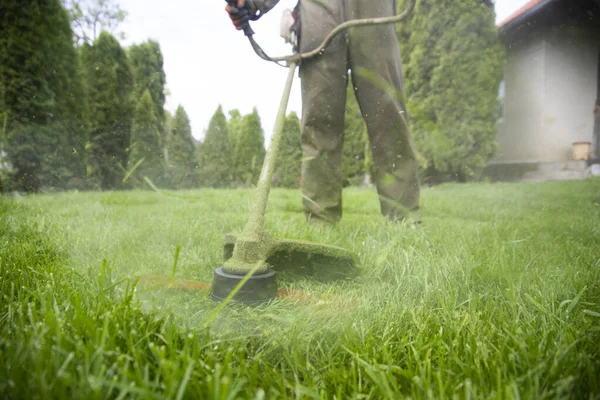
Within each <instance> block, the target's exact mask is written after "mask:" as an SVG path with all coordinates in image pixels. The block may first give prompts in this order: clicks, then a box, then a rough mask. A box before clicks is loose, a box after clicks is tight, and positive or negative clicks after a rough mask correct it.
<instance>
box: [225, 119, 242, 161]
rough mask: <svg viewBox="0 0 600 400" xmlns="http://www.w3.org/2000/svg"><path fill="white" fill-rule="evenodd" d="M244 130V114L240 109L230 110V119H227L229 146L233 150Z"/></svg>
mask: <svg viewBox="0 0 600 400" xmlns="http://www.w3.org/2000/svg"><path fill="white" fill-rule="evenodd" d="M241 132H242V114H241V113H240V112H239V110H237V109H234V110H231V111H229V120H228V121H227V133H228V136H229V148H230V151H231V152H234V151H235V146H236V143H237V141H238V139H239V137H240V133H241Z"/></svg>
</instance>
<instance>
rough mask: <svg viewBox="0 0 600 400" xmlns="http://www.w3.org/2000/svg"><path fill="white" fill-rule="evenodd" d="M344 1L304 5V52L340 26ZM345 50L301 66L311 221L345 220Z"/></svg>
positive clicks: (334, 47) (313, 0) (340, 43)
mask: <svg viewBox="0 0 600 400" xmlns="http://www.w3.org/2000/svg"><path fill="white" fill-rule="evenodd" d="M340 4H341V2H340V0H302V1H301V2H300V21H301V22H300V23H301V32H300V51H301V52H306V51H310V50H312V49H314V48H316V47H317V46H318V45H319V44H321V42H322V41H323V39H324V38H325V36H327V34H328V33H329V32H330V31H331V30H332V29H333V28H334V27H335V26H336V25H338V24H340V23H341V22H343V21H342V20H341V9H340ZM347 71H348V66H347V48H346V42H345V38H344V35H340V36H338V37H337V38H336V39H334V40H333V41H332V42H331V43H330V45H329V46H328V47H327V49H326V50H325V52H324V53H323V54H322V55H321V56H317V57H316V58H313V59H310V60H304V61H302V63H301V65H300V78H301V85H302V126H301V129H302V152H303V161H302V194H303V200H302V204H303V207H304V212H305V214H306V216H307V218H309V220H316V221H329V222H337V221H339V220H340V218H341V215H342V146H343V141H344V140H343V139H344V111H345V106H346V87H347V84H348V82H347V80H348V78H347V75H348V73H347Z"/></svg>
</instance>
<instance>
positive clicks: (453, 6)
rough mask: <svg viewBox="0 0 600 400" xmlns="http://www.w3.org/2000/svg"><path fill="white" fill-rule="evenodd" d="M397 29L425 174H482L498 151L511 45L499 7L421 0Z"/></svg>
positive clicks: (462, 177) (465, 0)
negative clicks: (500, 25) (501, 27)
mask: <svg viewBox="0 0 600 400" xmlns="http://www.w3.org/2000/svg"><path fill="white" fill-rule="evenodd" d="M406 3H407V0H404V1H399V4H398V7H399V9H403V7H404V5H405V4H406ZM398 35H399V39H400V48H401V52H402V55H403V62H404V75H405V81H406V91H405V95H406V97H407V99H408V100H407V105H408V111H409V116H410V121H411V129H412V132H413V135H414V137H415V141H416V144H417V149H418V151H419V152H420V156H421V157H422V166H423V173H424V178H425V179H431V180H432V181H435V180H439V179H452V180H458V181H467V180H470V179H474V178H477V176H478V175H479V173H480V172H481V170H482V168H483V167H484V166H485V165H486V164H487V162H488V160H489V159H490V158H491V157H492V156H493V154H494V152H495V136H496V130H497V127H496V118H495V116H494V111H495V109H496V104H497V90H498V85H499V83H500V81H501V79H502V62H503V56H504V53H503V49H502V46H501V44H500V43H499V41H498V38H497V28H496V25H495V15H494V9H493V8H492V7H490V6H489V4H486V2H482V1H481V0H417V4H416V7H415V9H414V12H413V14H412V16H411V17H410V18H409V19H408V20H407V22H406V23H405V24H401V25H399V27H398Z"/></svg>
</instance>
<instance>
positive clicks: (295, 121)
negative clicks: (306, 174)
mask: <svg viewBox="0 0 600 400" xmlns="http://www.w3.org/2000/svg"><path fill="white" fill-rule="evenodd" d="M301 167H302V143H301V138H300V119H299V118H298V115H297V114H296V113H295V112H291V113H290V114H288V115H287V117H286V119H285V123H284V125H283V131H282V135H281V143H280V145H279V155H278V157H277V159H276V160H275V170H274V173H273V185H274V186H277V187H285V188H298V187H299V186H300V177H301V174H302V172H301Z"/></svg>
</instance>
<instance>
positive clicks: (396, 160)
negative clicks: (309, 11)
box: [346, 0, 420, 219]
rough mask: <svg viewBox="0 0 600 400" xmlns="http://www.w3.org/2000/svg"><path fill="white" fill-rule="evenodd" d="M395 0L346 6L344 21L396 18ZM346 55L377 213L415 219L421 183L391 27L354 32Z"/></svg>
mask: <svg viewBox="0 0 600 400" xmlns="http://www.w3.org/2000/svg"><path fill="white" fill-rule="evenodd" d="M394 3H395V2H394V1H393V0H369V1H368V2H367V1H363V0H350V1H348V2H347V3H346V7H347V10H346V15H347V18H348V19H355V18H370V17H384V16H391V15H393V14H394V12H395V10H394V6H393V4H394ZM349 38H350V43H349V54H350V64H351V68H352V81H353V85H354V90H355V95H356V98H357V101H358V103H359V106H360V109H361V111H362V114H363V117H364V119H365V122H366V125H367V130H368V134H369V140H370V144H371V151H372V153H373V166H374V181H375V183H376V186H377V191H378V194H379V200H380V206H381V212H382V214H383V215H385V216H386V217H389V218H391V219H404V218H405V217H406V216H407V215H408V214H409V212H413V213H414V214H413V215H412V216H413V217H414V218H416V219H419V217H418V212H417V211H418V207H419V196H420V189H419V178H418V164H417V157H416V150H415V145H414V141H413V138H412V135H411V132H410V129H409V124H408V116H407V114H406V106H405V102H404V94H403V92H404V82H403V78H402V67H401V63H402V62H401V57H400V49H399V47H398V39H397V37H396V30H395V26H394V25H390V24H388V25H380V26H367V27H359V28H354V29H352V30H351V31H350V33H349Z"/></svg>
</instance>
